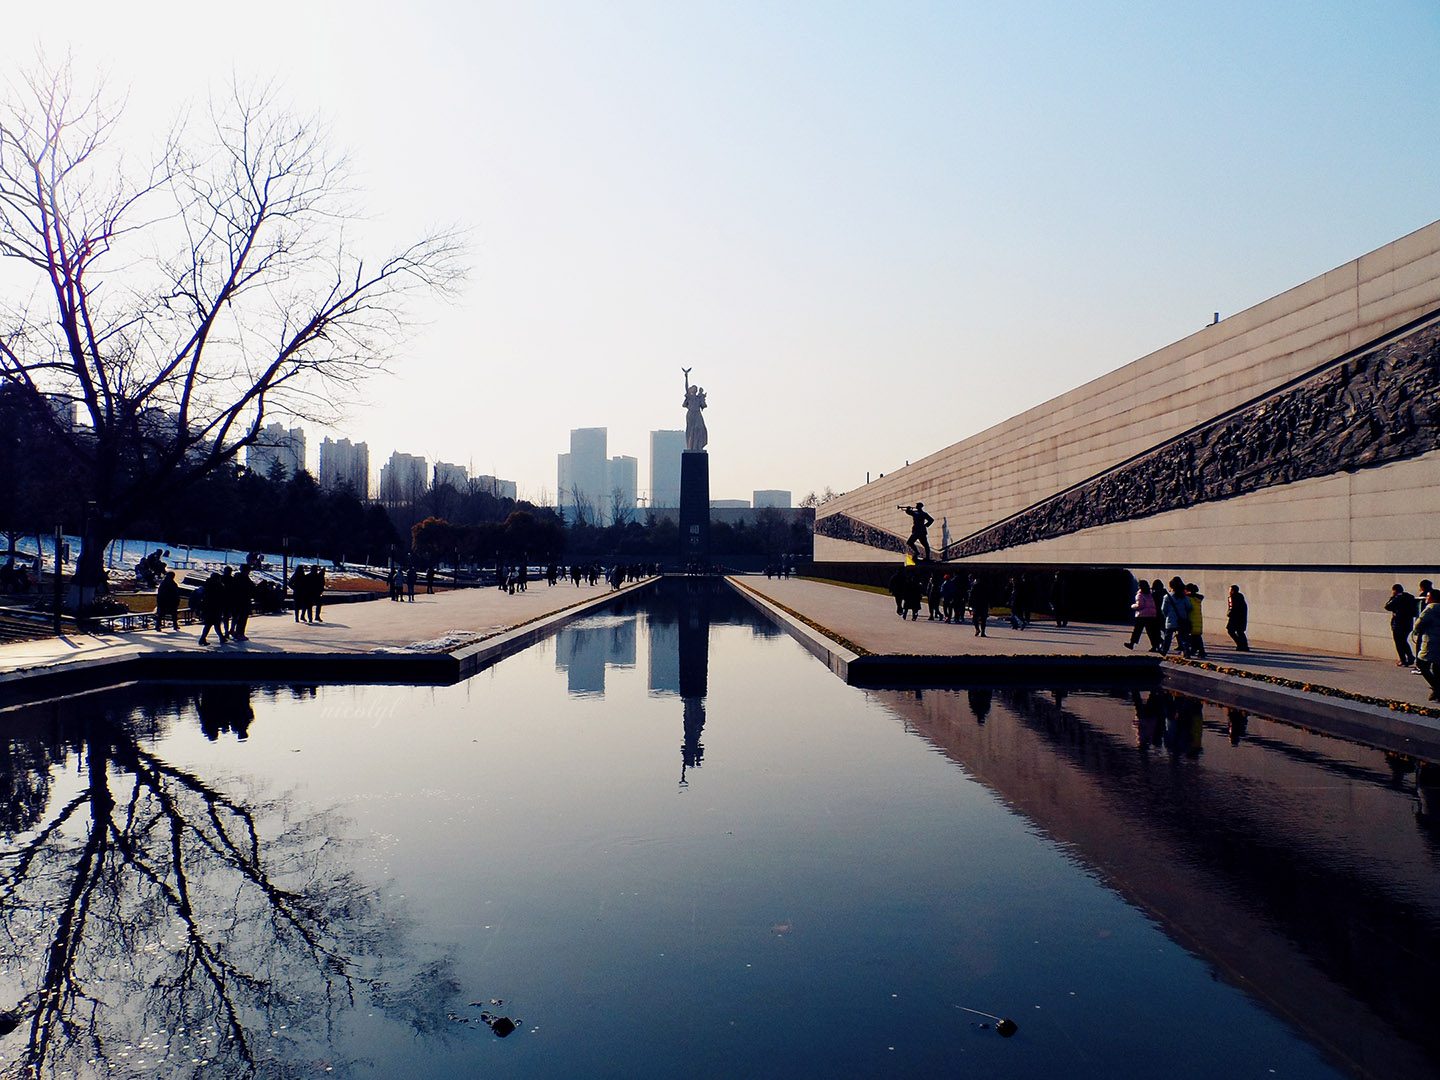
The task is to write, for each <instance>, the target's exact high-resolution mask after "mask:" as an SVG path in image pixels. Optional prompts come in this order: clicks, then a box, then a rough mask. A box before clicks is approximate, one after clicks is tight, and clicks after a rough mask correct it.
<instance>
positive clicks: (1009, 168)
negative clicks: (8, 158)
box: [0, 0, 1440, 500]
mask: <svg viewBox="0 0 1440 1080" xmlns="http://www.w3.org/2000/svg"><path fill="white" fill-rule="evenodd" d="M4 8H5V10H4V11H3V14H0V18H3V22H4V26H5V34H4V36H3V39H0V64H3V68H4V70H5V71H13V70H14V69H15V67H16V65H19V66H22V67H23V66H26V65H31V64H33V61H34V58H35V56H36V53H37V50H43V51H44V52H45V53H46V54H47V55H49V56H51V57H55V56H57V55H64V54H65V53H67V52H68V54H69V55H70V56H71V57H72V60H73V63H74V65H75V67H76V68H77V70H79V71H81V72H91V71H93V72H97V73H102V74H103V77H104V79H105V80H106V85H107V86H108V87H109V88H110V89H111V90H114V91H116V92H117V93H118V94H121V95H124V96H125V98H126V101H127V110H128V111H127V116H126V127H125V131H126V132H127V135H126V137H127V138H129V139H133V140H134V141H135V143H136V149H137V152H142V151H143V149H144V146H145V140H146V138H147V137H149V134H151V133H153V135H154V136H155V137H157V138H158V136H159V135H160V134H161V133H163V132H164V131H165V130H166V129H167V128H168V127H169V124H170V121H171V119H172V118H173V116H174V115H175V113H176V111H177V109H180V108H183V107H185V106H186V105H187V103H191V104H203V102H204V101H205V99H206V97H207V95H208V94H210V93H212V92H215V91H218V90H223V89H224V88H225V87H226V85H227V84H228V83H229V81H230V80H231V79H232V78H237V79H239V80H241V81H244V82H264V81H269V80H273V81H274V82H275V84H276V85H277V87H278V89H279V92H280V94H281V96H282V97H283V98H284V99H285V100H287V101H288V102H289V103H290V105H291V107H292V108H293V109H294V111H296V112H298V113H302V114H309V113H315V114H317V115H319V116H320V117H322V118H323V121H324V123H325V125H326V127H327V128H328V137H329V138H330V139H331V141H332V142H333V144H334V146H335V148H336V149H337V150H340V151H343V152H345V153H347V154H348V156H349V158H350V162H351V166H352V170H353V177H354V185H355V188H356V198H357V200H358V201H359V202H360V203H362V204H363V206H364V207H365V209H366V213H365V216H364V218H363V220H362V221H360V222H358V223H357V226H356V229H355V234H354V235H355V236H356V237H357V240H358V242H359V243H360V244H361V246H363V247H369V246H372V245H373V247H374V249H375V250H376V251H377V252H378V251H380V250H383V249H386V248H389V247H391V246H394V245H395V244H398V243H400V242H403V241H404V240H406V239H409V238H413V237H415V236H417V235H419V234H421V233H423V232H425V231H426V230H428V229H431V228H434V227H449V226H455V227H459V228H461V229H463V230H465V233H466V236H467V238H468V245H469V247H468V264H469V268H470V273H469V277H468V279H467V281H466V283H465V285H464V287H463V289H462V290H461V293H460V295H459V296H457V297H456V298H455V299H454V300H453V302H449V303H443V304H442V303H438V302H435V303H430V304H427V305H426V307H425V309H424V310H423V312H422V315H423V324H422V325H421V326H419V327H418V328H417V329H416V331H415V332H414V333H413V334H412V336H411V337H410V338H409V340H408V341H407V342H406V344H405V345H404V347H403V348H402V349H401V350H400V352H399V354H398V355H397V358H396V361H395V363H394V364H393V366H392V370H391V372H390V373H389V374H385V375H378V376H376V377H374V378H372V379H371V380H369V381H368V382H366V383H365V384H364V385H363V386H362V387H360V388H359V390H358V397H359V400H358V402H357V403H356V404H355V405H354V406H353V407H351V408H350V409H349V412H348V414H347V415H346V417H345V419H344V421H343V423H341V424H340V425H339V426H338V427H337V428H336V429H335V430H333V431H331V432H325V431H321V430H316V429H310V430H309V431H308V435H309V443H310V447H311V450H310V453H311V459H312V460H311V464H312V467H313V466H314V464H315V456H316V453H317V450H316V448H317V447H318V446H319V443H320V439H321V437H322V436H323V435H325V434H332V435H335V436H340V435H344V436H348V437H351V438H354V439H357V440H358V439H363V440H365V441H367V442H368V443H369V445H370V454H371V462H372V471H376V472H378V468H379V464H380V462H381V461H382V460H383V459H384V458H386V457H388V455H389V453H390V451H391V450H393V449H400V450H403V451H406V452H408V453H415V454H423V455H425V456H426V457H427V458H429V459H430V460H431V462H432V463H433V462H434V461H436V460H445V461H451V462H457V463H460V464H465V465H471V466H473V470H472V471H474V472H479V473H492V474H496V475H499V476H501V477H504V478H507V479H514V480H516V481H517V482H518V483H519V486H520V491H521V494H522V496H528V497H531V498H534V499H537V500H538V499H539V498H541V497H543V496H546V495H548V496H551V497H553V495H554V489H555V483H556V478H555V464H556V463H555V457H556V454H557V453H559V452H561V451H563V450H565V449H567V448H568V435H569V430H570V429H571V428H576V427H608V428H609V452H610V453H611V454H612V455H617V454H627V455H631V456H635V457H638V458H639V459H640V486H641V488H642V489H644V488H646V487H647V486H648V468H649V461H648V456H649V436H648V433H649V432H650V431H651V430H652V429H656V428H682V427H683V426H684V410H683V408H682V405H681V401H682V398H683V382H682V376H681V371H680V369H681V368H682V367H689V368H692V369H693V373H692V378H693V379H694V380H695V381H696V382H698V383H700V384H701V385H703V386H704V387H705V388H706V391H707V393H708V398H709V408H708V409H707V412H706V421H707V425H708V427H709V432H710V446H709V450H710V467H711V485H712V495H713V496H714V497H716V498H745V497H748V496H749V494H750V492H751V491H752V490H753V489H756V488H788V489H790V490H792V491H793V492H794V494H795V498H796V499H799V498H800V497H801V496H802V495H803V494H804V493H806V492H808V491H811V490H823V489H824V488H825V487H827V486H829V487H831V488H833V489H834V490H836V491H845V490H848V489H850V488H853V487H855V486H858V485H859V484H862V483H864V482H865V478H866V474H867V472H868V473H871V474H878V473H881V472H887V471H889V470H891V469H893V468H896V467H898V466H900V465H902V464H903V463H904V462H905V461H906V460H914V459H918V458H920V457H923V456H925V455H926V454H928V453H931V452H934V451H935V450H938V449H941V448H942V447H944V446H947V445H949V444H951V443H953V442H956V441H958V440H959V439H962V438H964V437H966V436H968V435H972V434H974V433H976V432H978V431H981V430H983V429H985V428H987V427H989V426H991V425H992V424H996V423H999V422H1001V421H1003V420H1005V419H1006V418H1008V417H1010V416H1012V415H1014V414H1015V413H1017V412H1020V411H1022V410H1024V409H1026V408H1028V407H1030V406H1032V405H1035V404H1038V403H1040V402H1042V401H1045V400H1047V399H1049V398H1051V397H1054V396H1056V395H1057V394H1060V393H1062V392H1064V391H1066V390H1068V389H1070V388H1072V387H1074V386H1078V385H1080V384H1081V383H1084V382H1086V381H1088V380H1090V379H1092V378H1095V377H1097V376H1099V375H1102V374H1104V373H1105V372H1107V371H1110V370H1113V369H1114V368H1116V367H1119V366H1121V365H1122V364H1125V363H1128V362H1129V361H1131V360H1133V359H1135V358H1136V357H1139V356H1142V355H1144V354H1145V353H1148V352H1150V351H1152V350H1154V349H1157V348H1159V347H1161V346H1163V345H1166V344H1168V343H1170V342H1171V341H1174V340H1176V339H1178V338H1181V337H1183V336H1185V335H1186V334H1189V333H1191V332H1192V331H1194V330H1197V329H1199V328H1200V327H1202V326H1204V325H1205V324H1207V323H1208V322H1210V320H1211V317H1212V313H1213V312H1215V311H1219V312H1220V313H1221V315H1222V317H1223V316H1225V315H1230V314H1234V313H1235V312H1237V311H1239V310H1242V309H1244V308H1246V307H1249V306H1251V305H1253V304H1256V303H1258V302H1260V301H1262V300H1264V299H1266V298H1267V297H1269V296H1272V295H1274V294H1276V293H1278V292H1282V291H1284V290H1285V289H1287V288H1290V287H1292V286H1294V285H1297V284H1299V283H1300V282H1302V281H1305V280H1307V279H1309V278H1311V277H1314V276H1316V275H1317V274H1320V273H1322V272H1324V271H1326V270H1328V269H1330V268H1332V267H1334V266H1336V265H1339V264H1341V263H1343V262H1346V261H1348V260H1350V259H1353V258H1355V257H1357V256H1358V255H1360V254H1362V253H1364V252H1366V251H1369V250H1371V249H1373V248H1375V247H1379V246H1380V245H1382V244H1385V243H1388V242H1389V241H1391V240H1394V239H1396V238H1397V237H1399V236H1402V235H1404V234H1405V233H1408V232H1410V231H1413V230H1414V229H1417V228H1419V227H1421V226H1423V225H1426V224H1428V223H1429V222H1431V221H1432V220H1434V219H1436V218H1437V217H1440V198H1437V195H1440V192H1437V185H1440V110H1437V105H1436V103H1437V102H1440V4H1436V3H1435V2H1434V0H1414V2H1403V0H1393V2H1387V0H1375V2H1373V3H1367V4H1354V3H1340V2H1326V0H1312V2H1307V3H1285V2H1277V3H1266V4H1255V3H1234V4H1231V3H1223V2H1222V3H1211V4H1206V5H1186V6H1181V5H1174V4H1160V3H1156V4H1145V3H1126V4H1112V3H1105V2H1096V3H1088V4H1084V5H1081V4H1075V3H1024V2H1021V3H1014V4H1007V5H995V4H989V3H984V4H982V3H908V2H900V3H897V2H891V0H887V2H885V3H879V2H875V3H867V4H860V3H848V2H841V0H832V2H828V3H802V2H786V3H774V2H773V0H772V2H753V3H752V2H742V0H737V2H728V3H710V2H705V3H699V2H695V3H691V2H686V0H666V2H655V3H641V2H629V0H607V2H605V3H600V2H598V0H597V2H589V3H578V2H574V3H547V2H525V3H518V2H511V3H488V2H466V3H442V2H430V3H426V2H420V0H415V2H410V3H407V4H404V5H399V4H380V3H366V2H346V3H320V2H310V0H289V2H288V3H283V4H282V3H273V2H271V0H257V2H253V3H247V4H245V5H239V6H236V5H209V4H194V3H188V4H183V5H182V4H169V3H145V2H136V3H132V4H115V3H113V2H110V3H104V4H101V3H92V2H90V0H69V2H68V3H67V4H66V6H65V17H64V18H63V19H59V18H55V17H53V14H52V13H50V12H48V11H45V10H42V8H41V7H40V6H38V5H24V6H21V5H16V4H12V3H8V2H7V3H5V4H4ZM5 92H9V91H5Z"/></svg>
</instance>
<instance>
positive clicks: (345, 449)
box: [320, 437, 370, 499]
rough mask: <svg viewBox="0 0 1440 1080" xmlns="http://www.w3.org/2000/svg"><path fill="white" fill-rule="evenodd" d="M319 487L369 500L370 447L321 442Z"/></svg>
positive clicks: (346, 443) (342, 440)
mask: <svg viewBox="0 0 1440 1080" xmlns="http://www.w3.org/2000/svg"><path fill="white" fill-rule="evenodd" d="M320 486H321V487H322V488H324V489H325V490H326V491H342V490H344V489H345V488H349V489H350V490H351V491H352V492H353V493H354V494H355V496H356V498H359V499H368V498H369V497H370V447H369V445H368V444H367V443H363V442H362V443H352V442H351V441H350V440H349V439H339V440H336V439H331V438H328V437H327V438H325V439H324V440H322V441H321V443H320Z"/></svg>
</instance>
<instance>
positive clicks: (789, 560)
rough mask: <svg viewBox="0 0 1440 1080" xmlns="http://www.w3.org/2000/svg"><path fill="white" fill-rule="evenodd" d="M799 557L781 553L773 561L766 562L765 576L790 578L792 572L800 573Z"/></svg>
mask: <svg viewBox="0 0 1440 1080" xmlns="http://www.w3.org/2000/svg"><path fill="white" fill-rule="evenodd" d="M797 561H798V557H797V556H795V555H781V556H780V558H778V559H777V560H775V561H774V562H772V563H766V564H765V576H766V577H767V578H788V577H789V576H790V575H791V574H797V573H799V572H800V571H799V567H798V566H796V562H797Z"/></svg>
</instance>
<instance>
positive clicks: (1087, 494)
mask: <svg viewBox="0 0 1440 1080" xmlns="http://www.w3.org/2000/svg"><path fill="white" fill-rule="evenodd" d="M1437 310H1440V222H1437V223H1435V224H1432V225H1429V226H1426V227H1425V228H1424V229H1421V230H1419V231H1417V232H1415V233H1412V234H1410V235H1409V236H1406V237H1403V238H1401V239H1400V240H1397V241H1395V242H1394V243H1392V244H1388V245H1386V246H1385V247H1383V248H1380V249H1378V250H1376V251H1374V252H1371V253H1370V254H1368V255H1365V256H1362V257H1361V258H1359V259H1356V260H1354V261H1353V262H1350V263H1347V264H1345V265H1344V266H1342V267H1339V268H1337V269H1335V270H1332V271H1330V272H1329V273H1327V274H1323V275H1321V276H1320V277H1317V278H1315V279H1313V280H1312V281H1309V282H1306V283H1305V284H1303V285H1300V286H1298V287H1297V288H1294V289H1291V290H1289V291H1288V292H1285V293H1282V294H1280V295H1279V296H1276V297H1273V298H1272V299H1270V300H1267V301H1265V302H1264V303H1261V304H1258V305H1256V306H1255V307H1253V308H1250V309H1248V310H1247V311H1244V312H1241V313H1239V314H1237V315H1235V316H1232V317H1231V318H1229V319H1226V320H1224V321H1222V322H1220V323H1218V324H1216V325H1214V326H1210V327H1206V328H1205V329H1204V330H1202V331H1200V332H1199V333H1196V334H1192V335H1190V336H1189V337H1187V338H1184V339H1183V340H1181V341H1178V342H1176V343H1174V344H1173V345H1170V346H1167V347H1166V348H1164V349H1161V350H1159V351H1157V352H1155V353H1152V354H1150V355H1149V356H1146V357H1142V358H1141V359H1139V360H1137V361H1135V362H1133V363H1131V364H1128V365H1126V366H1125V367H1123V368H1120V369H1119V370H1117V371H1115V372H1112V373H1110V374H1109V375H1106V376H1103V377H1102V378H1100V379H1096V380H1094V381H1093V382H1090V383H1087V384H1085V385H1084V386H1081V387H1078V388H1076V389H1074V390H1072V391H1070V392H1068V393H1066V394H1063V395H1061V396H1060V397H1058V398H1055V399H1053V400H1052V401H1049V402H1046V403H1045V404H1043V405H1040V406H1037V407H1036V408H1034V409H1031V410H1028V411H1027V412H1025V413H1022V414H1020V415H1018V416H1016V417H1014V418H1012V419H1010V420H1008V421H1006V422H1005V423H1003V424H999V425H996V426H995V427H993V428H990V429H989V430H987V431H984V432H981V433H980V434H978V435H975V436H972V437H971V438H968V439H965V440H964V441H962V442H959V443H956V444H955V445H953V446H950V447H947V448H946V449H944V450H941V451H939V452H938V453H935V454H932V455H930V456H929V457H927V458H925V459H923V460H920V461H917V462H915V463H914V464H913V465H910V466H908V467H907V468H904V469H900V470H897V471H895V472H893V473H890V474H888V475H887V476H885V477H884V478H883V479H882V480H879V481H876V482H874V483H871V484H868V485H866V486H865V487H863V488H861V489H858V490H857V491H853V492H850V493H847V494H846V495H845V496H843V497H841V498H840V499H837V500H835V501H834V502H831V503H828V504H826V506H824V507H822V508H821V510H820V513H819V516H818V518H817V522H816V538H815V557H816V559H817V560H823V561H839V560H874V559H876V558H877V557H883V555H884V553H886V552H896V551H898V550H899V548H900V541H901V540H902V539H903V537H904V535H905V532H904V530H905V527H906V526H907V525H908V522H906V521H905V519H904V516H903V515H902V514H900V513H899V512H898V511H897V510H895V506H896V505H897V504H899V503H910V502H914V501H915V500H916V499H923V500H924V501H925V504H926V509H927V510H929V511H930V512H931V513H932V514H933V515H934V517H935V519H936V525H935V527H934V528H933V529H932V530H931V542H932V544H935V545H936V547H937V548H938V546H939V540H940V523H941V522H942V521H943V522H944V523H945V524H946V525H947V526H948V531H949V535H950V538H951V540H952V546H951V548H950V554H951V556H952V557H955V558H964V559H975V560H978V561H983V562H1005V561H1014V562H1025V563H1055V564H1057V565H1063V564H1075V563H1086V564H1091V565H1124V566H1130V567H1134V568H1136V569H1137V571H1139V570H1145V571H1146V572H1147V575H1148V576H1162V577H1165V578H1168V577H1170V576H1171V574H1173V573H1175V572H1176V571H1177V569H1178V570H1179V572H1181V573H1182V576H1186V577H1187V579H1188V578H1189V577H1191V575H1192V574H1193V575H1195V576H1201V577H1203V576H1205V575H1207V574H1213V575H1219V577H1217V578H1216V580H1217V581H1218V580H1219V579H1220V577H1224V576H1225V575H1226V574H1229V575H1230V576H1232V577H1233V576H1236V575H1237V574H1249V575H1251V578H1250V579H1249V580H1252V581H1253V582H1254V584H1253V585H1252V587H1251V589H1247V593H1248V592H1251V591H1252V589H1253V590H1255V593H1256V595H1252V611H1254V615H1255V620H1256V621H1255V634H1256V636H1257V637H1268V638H1270V639H1271V640H1277V641H1283V642H1289V643H1294V644H1308V645H1314V646H1316V647H1322V648H1331V649H1341V650H1343V651H1347V652H1359V653H1367V652H1372V651H1383V650H1384V649H1386V648H1389V635H1388V631H1386V629H1385V627H1384V626H1383V624H1382V625H1380V626H1379V628H1378V630H1377V629H1376V628H1375V626H1373V625H1372V624H1373V623H1374V619H1371V618H1369V616H1368V615H1366V616H1362V615H1361V614H1360V612H1361V611H1364V610H1367V609H1366V608H1365V607H1364V606H1363V605H1365V604H1367V603H1368V600H1369V599H1370V596H1369V594H1370V593H1371V592H1373V591H1374V589H1375V588H1376V587H1377V586H1376V584H1375V582H1376V581H1380V580H1382V579H1389V580H1385V587H1386V588H1387V589H1388V585H1389V584H1390V583H1391V581H1392V580H1401V581H1404V582H1405V583H1406V584H1407V586H1410V587H1413V585H1414V583H1415V582H1414V581H1413V580H1410V578H1412V577H1416V576H1417V573H1416V572H1415V571H1418V570H1419V569H1420V568H1423V567H1426V566H1427V565H1428V566H1431V567H1433V566H1434V563H1435V561H1440V529H1437V527H1436V526H1435V525H1434V524H1432V522H1434V521H1436V520H1437V515H1435V514H1434V513H1433V511H1434V510H1435V509H1440V460H1437V456H1436V452H1437V451H1440V324H1435V323H1432V324H1427V323H1425V322H1424V320H1425V319H1426V317H1427V316H1430V315H1431V314H1433V313H1435V312H1436V311H1437ZM1397 332H1399V333H1400V335H1401V336H1399V337H1396V336H1395V335H1396V334H1397ZM1165 566H1169V567H1170V569H1168V570H1164V572H1162V573H1158V574H1148V570H1149V568H1151V567H1160V568H1161V569H1162V570H1163V568H1164V567H1165ZM1187 567H1188V568H1189V571H1190V572H1189V573H1187V572H1186V570H1185V568H1187ZM1302 573H1303V575H1304V577H1303V580H1301V579H1297V578H1296V577H1295V575H1296V574H1302ZM1267 575H1269V576H1267ZM1377 575H1378V576H1377ZM1407 575H1408V576H1407ZM1272 576H1273V578H1274V583H1273V584H1271V583H1270V582H1271V580H1272ZM1425 576H1428V577H1434V578H1437V580H1440V574H1436V573H1429V572H1427V573H1426V574H1425ZM1372 578H1373V579H1374V580H1372ZM1287 580H1288V581H1289V582H1290V583H1291V591H1293V588H1295V587H1302V586H1303V587H1304V588H1308V589H1310V590H1311V592H1312V594H1313V595H1314V596H1315V597H1316V598H1317V602H1316V604H1315V605H1312V606H1313V607H1314V608H1315V610H1314V611H1313V612H1312V613H1311V615H1310V616H1309V617H1307V618H1305V619H1304V620H1293V619H1291V617H1290V615H1289V613H1288V611H1287V612H1286V614H1285V615H1284V616H1283V618H1281V617H1277V618H1275V619H1274V620H1268V619H1267V618H1266V617H1265V616H1264V615H1263V614H1262V612H1264V611H1265V610H1266V609H1267V608H1269V609H1270V610H1272V611H1274V612H1276V613H1277V616H1278V612H1279V611H1280V610H1281V609H1282V608H1284V607H1285V606H1286V592H1287V590H1286V587H1285V585H1284V584H1282V582H1284V581H1287ZM1229 583H1230V582H1229V580H1228V579H1227V580H1225V581H1224V584H1225V585H1228V584H1229ZM1202 585H1203V587H1205V588H1206V589H1207V591H1209V592H1211V593H1215V594H1218V595H1221V596H1223V592H1224V590H1223V588H1218V589H1217V588H1216V587H1215V586H1214V585H1207V584H1204V583H1202ZM1242 585H1243V582H1242ZM1272 593H1273V595H1272ZM1320 598H1323V601H1322V600H1321V599H1320ZM1272 601H1273V603H1272ZM1382 601H1383V597H1382ZM1292 623H1297V624H1296V625H1292ZM1217 629H1221V630H1223V620H1221V622H1220V623H1217ZM1212 633H1213V631H1212Z"/></svg>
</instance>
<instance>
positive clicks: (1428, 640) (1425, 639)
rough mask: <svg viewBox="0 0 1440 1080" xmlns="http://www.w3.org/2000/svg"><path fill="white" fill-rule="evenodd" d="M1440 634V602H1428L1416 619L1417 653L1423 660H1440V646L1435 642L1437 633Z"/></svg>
mask: <svg viewBox="0 0 1440 1080" xmlns="http://www.w3.org/2000/svg"><path fill="white" fill-rule="evenodd" d="M1436 634H1440V604H1428V605H1426V607H1425V610H1424V611H1422V612H1421V613H1420V618H1418V619H1417V620H1415V632H1414V633H1413V634H1411V635H1410V636H1411V637H1413V638H1414V639H1415V645H1416V649H1415V655H1416V656H1417V657H1418V658H1419V659H1421V660H1440V646H1437V645H1436V644H1435V635H1436Z"/></svg>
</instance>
